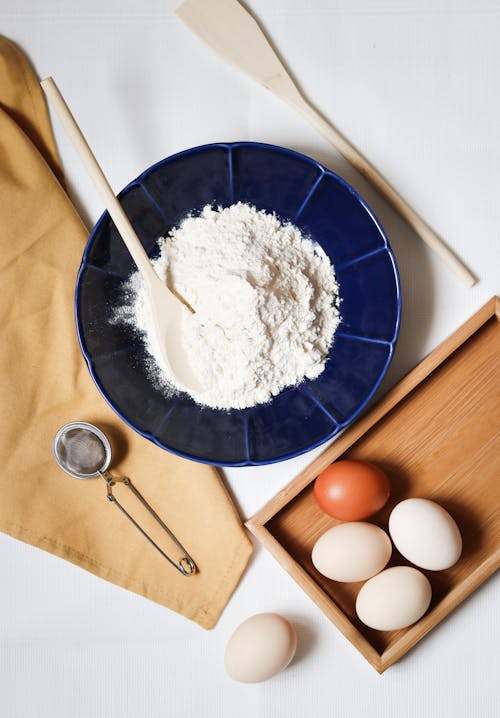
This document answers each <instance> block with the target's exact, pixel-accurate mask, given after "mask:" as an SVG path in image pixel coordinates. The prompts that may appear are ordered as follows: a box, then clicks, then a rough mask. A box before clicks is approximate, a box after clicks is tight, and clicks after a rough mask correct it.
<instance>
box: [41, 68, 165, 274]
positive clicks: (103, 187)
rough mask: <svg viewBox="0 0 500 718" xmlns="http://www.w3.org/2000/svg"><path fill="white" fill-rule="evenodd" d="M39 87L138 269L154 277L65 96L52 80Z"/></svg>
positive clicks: (138, 240)
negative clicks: (78, 156) (59, 121)
mask: <svg viewBox="0 0 500 718" xmlns="http://www.w3.org/2000/svg"><path fill="white" fill-rule="evenodd" d="M40 84H41V86H42V88H43V90H44V92H45V94H46V95H47V97H48V99H49V101H50V104H51V105H52V107H53V108H54V110H55V112H56V113H57V115H58V117H59V119H60V120H61V123H62V125H63V127H64V129H65V130H66V132H67V134H68V137H69V139H70V140H71V142H72V143H73V146H74V148H75V149H76V151H77V152H78V154H79V155H80V158H81V160H82V162H83V164H84V165H85V168H86V170H87V173H88V175H89V177H90V179H91V180H92V181H93V183H94V185H95V187H96V189H97V191H98V192H99V194H100V195H101V198H102V199H103V201H104V206H105V207H106V209H107V210H108V212H109V214H110V216H111V219H112V220H113V222H114V223H115V225H116V228H117V230H118V232H119V233H120V236H121V238H122V239H123V241H124V242H125V245H126V247H127V249H128V251H129V252H130V254H131V256H132V259H133V260H134V262H135V263H136V265H137V268H138V269H139V270H140V272H141V273H142V274H143V275H145V277H146V278H150V277H151V274H152V273H154V270H153V268H152V266H151V262H150V261H149V257H148V255H147V254H146V252H145V250H144V247H143V246H142V244H141V241H140V239H139V237H138V236H137V234H136V232H135V230H134V228H133V227H132V225H131V223H130V220H129V218H128V217H127V215H126V214H125V212H124V211H123V208H122V206H121V204H120V203H119V201H118V200H117V198H116V196H115V193H114V192H113V190H112V188H111V185H110V184H109V182H108V180H107V179H106V176H105V174H104V172H103V171H102V169H101V168H100V166H99V164H98V162H97V160H96V158H95V157H94V154H93V152H92V150H91V149H90V147H89V145H88V143H87V140H86V139H85V137H84V136H83V133H82V131H81V130H80V128H79V126H78V124H77V122H76V120H75V118H74V117H73V115H72V113H71V110H70V109H69V107H68V105H67V104H66V102H65V100H64V98H63V96H62V95H61V93H60V91H59V88H58V87H57V85H56V83H55V82H54V80H53V79H52V77H47V78H46V79H45V80H42V81H41V83H40Z"/></svg>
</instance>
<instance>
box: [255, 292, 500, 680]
mask: <svg viewBox="0 0 500 718" xmlns="http://www.w3.org/2000/svg"><path fill="white" fill-rule="evenodd" d="M499 356H500V300H499V299H498V298H495V297H493V298H492V299H491V300H490V301H489V302H488V303H487V304H486V305H485V306H484V307H482V308H481V309H480V310H479V311H478V312H477V313H476V314H474V315H473V316H472V317H471V318H470V319H469V320H468V321H467V322H465V324H463V325H462V326H461V327H460V328H459V329H457V331H456V332H454V334H452V335H451V336H450V337H448V339H446V340H445V341H444V342H443V343H442V344H440V345H439V346H438V347H437V348H436V349H435V350H434V351H433V352H431V354H429V356H428V357H426V358H425V359H424V360H423V361H422V362H421V363H420V364H419V365H418V366H417V367H415V369H413V371H411V372H410V373H409V374H408V375H407V376H406V377H404V379H402V380H401V381H400V382H399V384H397V385H396V386H395V387H394V388H393V389H392V390H391V391H390V392H389V393H388V394H386V396H385V397H384V398H383V399H382V400H381V401H380V402H379V403H378V404H376V405H375V406H374V407H373V408H372V409H371V410H370V411H368V413H367V414H365V415H364V417H362V418H361V419H360V420H359V421H357V422H355V423H354V424H353V425H352V426H351V427H350V428H349V429H348V430H347V431H346V432H345V433H344V434H343V435H342V436H341V437H340V438H339V439H337V441H335V442H334V443H333V444H332V445H331V446H329V447H328V448H327V449H326V450H325V451H324V452H323V453H322V454H321V455H320V456H319V457H318V458H316V459H315V460H314V461H313V462H312V463H311V464H310V465H309V466H308V467H307V468H306V469H305V470H304V471H302V473H301V474H299V476H297V478H295V479H294V480H293V481H291V482H290V483H289V484H288V485H287V486H285V487H284V488H283V489H282V490H281V491H280V492H279V493H278V494H276V496H275V497H274V498H272V499H271V500H270V501H269V502H268V503H267V504H266V505H265V506H263V507H262V508H261V509H260V510H259V511H258V512H257V513H256V514H255V515H254V516H253V517H252V518H250V519H249V520H248V521H247V523H246V525H247V527H248V528H249V529H250V531H251V532H252V533H253V534H254V535H255V536H256V537H257V538H258V539H259V540H260V541H261V542H262V543H263V544H264V546H265V547H266V548H267V549H268V550H269V551H270V552H271V553H272V554H273V556H274V557H275V558H276V559H277V561H278V562H279V563H280V564H281V565H282V566H283V568H284V569H285V570H286V571H288V573H289V574H290V575H291V576H292V578H293V579H295V581H296V582H297V583H298V584H299V586H301V588H302V589H303V590H304V591H305V592H306V593H307V594H308V595H309V596H310V598H311V599H312V600H313V601H314V602H315V603H316V604H317V605H318V606H319V608H320V609H321V610H322V611H323V613H324V614H325V615H326V616H327V617H328V618H329V619H330V620H331V621H332V622H333V623H334V624H335V625H336V626H337V628H338V629H339V630H340V631H341V632H342V633H343V634H344V636H346V638H348V640H349V641H351V643H352V644H353V645H354V646H355V647H356V648H357V649H358V650H359V651H360V652H361V653H362V654H363V656H364V657H365V658H366V659H367V660H368V661H369V662H370V663H371V664H372V666H373V667H374V668H375V669H376V670H377V671H378V672H379V673H382V672H383V671H385V670H386V668H388V667H389V666H391V665H392V664H393V663H395V661H397V660H399V658H401V656H402V655H403V654H405V653H406V652H407V651H409V650H410V648H412V647H413V646H414V645H415V644H416V643H417V641H419V640H420V639H421V638H423V636H425V635H426V633H428V632H429V631H431V630H432V629H433V628H434V627H435V626H436V625H437V624H438V623H439V622H440V621H442V620H443V618H445V616H447V615H448V614H449V613H450V612H451V611H453V609H454V608H456V606H458V605H459V603H461V602H462V601H463V600H464V599H465V598H466V597H467V596H468V595H469V594H471V593H472V592H473V591H474V590H475V589H476V588H478V586H480V585H481V583H483V581H485V580H486V579H487V578H488V577H489V576H491V575H492V574H493V573H494V572H495V571H496V570H497V569H498V568H499V566H500V511H499V509H498V506H499V504H500V482H499V481H498V474H499V471H500V434H499V432H498V426H499V423H500V401H499V383H498V373H499ZM338 459H356V460H360V461H371V462H373V463H374V464H376V465H377V466H380V468H382V469H384V470H385V472H386V473H387V474H388V476H389V479H390V482H391V495H390V497H389V501H388V502H387V504H386V506H385V507H384V508H383V509H382V510H381V511H379V512H378V513H377V514H375V515H374V516H372V517H370V518H369V519H368V521H370V522H372V523H375V524H377V525H378V526H380V527H381V528H383V529H384V530H387V524H388V518H389V514H390V512H391V510H392V509H393V508H394V506H395V505H396V504H397V503H398V502H399V501H401V500H403V499H406V498H410V497H412V496H414V497H421V498H427V499H431V500H433V501H436V502H437V503H439V504H441V505H442V506H443V507H444V508H445V509H447V510H448V511H449V512H450V514H451V515H452V516H453V518H454V519H455V520H456V522H457V524H458V527H459V529H460V532H461V534H462V539H463V551H462V556H461V557H460V559H459V560H458V561H457V563H456V564H455V565H454V566H452V567H451V568H449V569H447V570H445V571H424V573H425V574H426V575H427V577H428V579H429V581H430V583H431V585H432V591H433V597H432V602H431V606H430V609H429V611H428V612H427V613H426V614H425V615H424V617H423V618H421V619H420V620H419V621H417V623H415V624H414V625H413V626H409V627H408V628H404V629H402V630H400V631H376V630H373V629H371V628H368V627H367V626H365V625H364V624H362V623H361V621H360V620H359V618H358V617H357V615H356V610H355V603H356V596H357V594H358V592H359V590H360V588H361V585H362V584H361V582H359V583H339V582H337V581H331V580H329V579H328V578H325V577H324V576H322V575H321V574H320V573H319V572H318V571H317V570H316V569H315V568H314V566H313V564H312V561H311V551H312V547H313V546H314V544H315V542H316V540H317V539H318V538H319V536H320V535H321V534H322V533H323V532H324V531H326V530H327V529H329V528H331V527H332V526H334V525H336V524H337V523H339V522H338V521H336V520H335V519H333V518H331V517H330V516H328V515H327V514H325V513H324V512H323V511H322V510H321V509H320V508H319V506H318V504H317V503H316V501H315V499H314V495H313V484H314V480H315V479H316V477H317V476H318V474H319V473H321V471H323V470H324V469H326V467H327V466H329V465H330V464H331V463H332V462H333V461H337V460H338ZM401 564H404V565H410V563H409V562H408V561H406V560H405V559H404V558H403V557H402V556H400V555H399V554H398V553H397V552H396V551H394V553H393V557H392V558H391V561H390V563H389V566H393V565H401Z"/></svg>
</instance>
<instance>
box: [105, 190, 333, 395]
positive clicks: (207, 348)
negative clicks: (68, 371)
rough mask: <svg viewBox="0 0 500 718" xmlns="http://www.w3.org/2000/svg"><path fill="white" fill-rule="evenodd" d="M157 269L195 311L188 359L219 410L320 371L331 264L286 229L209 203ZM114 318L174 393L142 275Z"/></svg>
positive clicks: (169, 242)
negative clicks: (138, 340) (129, 328)
mask: <svg viewBox="0 0 500 718" xmlns="http://www.w3.org/2000/svg"><path fill="white" fill-rule="evenodd" d="M159 249H160V254H159V256H158V258H157V259H155V260H154V261H153V265H154V268H155V270H156V272H157V273H158V275H159V276H160V278H161V279H163V280H165V281H166V282H167V284H168V286H169V288H170V289H171V290H173V291H174V292H176V293H177V294H178V295H179V296H181V297H182V298H183V299H184V300H185V302H186V303H188V304H189V305H190V306H191V307H192V308H193V309H194V311H195V314H194V316H193V317H192V319H191V320H190V321H189V322H186V323H185V325H184V327H183V332H182V337H180V341H182V343H183V345H184V348H185V351H186V356H187V358H188V360H189V362H190V364H191V366H192V368H193V370H194V373H195V375H196V376H197V378H198V380H199V382H200V384H201V385H202V386H204V387H206V389H205V390H204V391H203V392H200V393H199V394H193V398H194V399H195V401H197V402H198V403H200V404H205V405H207V406H210V407H214V408H217V409H232V408H233V409H244V408H247V407H251V406H255V405H256V404H261V403H265V402H268V401H269V400H270V399H272V397H273V396H275V395H276V394H278V393H279V392H280V391H282V390H283V389H284V388H285V387H289V386H295V385H297V384H299V383H300V382H301V381H303V380H304V379H306V378H307V379H314V378H315V377H317V376H318V375H319V374H321V372H322V371H323V369H324V367H325V362H326V360H327V357H328V352H329V349H330V346H331V344H332V341H333V335H334V332H335V329H336V327H337V325H338V323H339V321H340V318H339V311H338V306H339V296H338V286H337V283H336V281H335V273H334V269H333V267H332V265H331V263H330V260H329V259H328V257H327V256H326V255H325V254H324V252H323V251H322V250H321V248H319V247H318V246H317V245H315V244H314V243H313V242H312V241H311V240H310V239H308V238H306V237H304V236H303V235H302V234H301V232H300V231H299V230H298V229H297V227H294V226H293V225H292V224H289V223H285V224H284V223H282V222H281V221H280V220H279V218H278V217H277V216H276V215H274V214H270V213H268V212H265V211H263V210H260V211H258V210H257V209H255V207H252V206H250V205H248V204H243V203H241V202H239V203H238V204H233V205H231V206H229V207H225V208H221V207H219V208H217V209H214V208H212V207H210V206H206V207H205V208H204V209H203V210H202V212H201V214H200V215H199V216H189V217H187V218H186V219H184V221H183V222H182V223H181V224H180V225H179V227H177V228H175V229H173V230H172V231H171V232H170V233H169V235H168V236H167V237H165V238H161V239H160V240H159ZM127 296H128V300H127V303H126V305H124V306H123V307H121V308H120V310H119V312H118V314H117V318H118V320H119V321H125V322H128V323H130V324H132V325H133V326H134V327H135V328H136V329H137V330H138V331H139V332H140V333H141V335H142V337H143V339H144V343H145V348H146V350H147V352H148V353H149V355H150V357H151V359H150V361H149V362H148V366H149V371H150V373H151V378H152V380H153V381H154V382H155V383H156V385H157V386H158V387H160V388H161V389H162V390H163V391H164V392H165V393H168V394H171V393H172V392H174V391H176V390H177V387H176V384H175V380H174V379H173V378H172V377H171V376H169V374H168V372H167V370H166V368H165V367H164V366H163V365H162V361H161V353H160V351H159V350H158V347H157V346H155V334H154V330H153V325H152V321H151V316H150V313H149V307H148V303H147V299H146V294H145V291H144V286H143V282H142V278H141V276H140V274H139V273H138V272H137V273H135V274H133V275H132V276H131V278H130V279H129V281H128V283H127Z"/></svg>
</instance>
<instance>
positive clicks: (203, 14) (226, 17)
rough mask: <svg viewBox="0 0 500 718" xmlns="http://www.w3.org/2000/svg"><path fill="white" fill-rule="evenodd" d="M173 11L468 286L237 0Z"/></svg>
mask: <svg viewBox="0 0 500 718" xmlns="http://www.w3.org/2000/svg"><path fill="white" fill-rule="evenodd" d="M176 14H177V15H178V17H179V18H180V19H181V20H182V21H183V22H184V23H185V24H186V25H187V26H188V27H189V29H190V30H192V31H193V32H194V33H195V34H196V35H198V37H200V38H201V39H202V40H203V41H204V42H206V43H207V44H208V45H209V46H210V47H211V48H212V49H213V50H215V51H216V52H218V53H219V54H220V55H222V56H223V57H224V58H225V59H226V60H229V62H231V63H232V64H234V65H236V67H239V69H240V70H242V71H243V72H244V73H246V74H247V75H250V77H252V78H253V79H254V80H256V81H257V82H258V83H260V84H261V85H263V86H264V87H265V88H266V89H268V90H270V91H271V92H273V93H274V94H275V95H277V96H278V97H280V98H281V99H282V100H284V101H285V102H287V103H288V104H289V105H290V106H291V107H293V108H294V109H295V110H297V111H298V112H300V114H302V115H303V116H304V117H305V118H306V119H307V120H309V122H311V124H312V125H314V127H316V129H317V130H318V131H319V132H320V133H321V134H322V135H323V137H325V139H326V140H328V142H330V144H332V145H333V146H334V147H335V148H336V149H337V150H338V151H339V152H340V153H341V154H342V155H343V156H344V157H345V158H346V160H348V162H350V163H351V164H352V165H353V166H354V167H355V168H356V169H357V170H358V172H360V173H361V174H362V175H363V176H364V177H365V178H366V179H367V180H368V181H369V182H371V184H372V185H373V186H374V187H375V188H376V189H377V190H378V191H379V192H380V193H381V194H382V195H383V196H384V197H385V198H386V199H387V200H388V201H389V202H390V203H391V204H392V206H393V207H394V208H395V209H396V210H397V211H398V212H399V213H400V214H401V216H402V217H404V218H405V219H406V221H407V222H408V224H409V225H410V226H411V227H413V229H414V230H415V232H416V233H417V234H418V235H419V236H420V237H421V238H422V239H423V241H424V242H425V243H426V244H427V245H429V247H431V249H433V250H434V252H436V254H437V255H439V256H440V257H441V259H442V260H443V261H444V262H445V263H446V264H447V265H448V266H449V267H450V269H452V270H453V271H454V272H455V274H456V275H457V276H458V277H459V278H460V279H461V280H462V281H463V282H464V283H465V284H466V285H467V286H470V287H471V286H473V285H474V284H475V283H476V281H477V280H476V277H475V276H474V275H473V274H472V272H471V271H470V270H469V269H468V268H467V267H466V266H465V264H464V263H463V262H462V261H461V260H460V259H459V258H458V257H457V256H456V254H455V253H454V252H453V251H452V250H451V249H450V248H449V247H448V246H447V245H446V244H445V243H444V241H443V240H442V239H441V237H439V235H437V234H436V232H434V230H433V229H432V228H431V227H430V226H429V225H428V224H427V223H426V222H425V221H424V220H423V219H422V217H420V215H419V214H417V212H415V210H414V209H412V207H410V205H409V204H408V203H407V202H406V201H405V200H404V199H403V198H402V197H401V195H400V194H399V193H398V192H396V190H395V189H394V187H392V185H391V184H390V183H389V182H388V181H387V180H386V179H385V177H383V176H382V175H381V174H380V172H379V171H378V170H377V169H376V168H375V167H374V166H373V165H372V164H371V163H370V162H369V161H368V160H367V159H366V158H365V157H363V155H362V154H361V152H359V150H357V149H356V147H354V145H352V144H351V143H350V142H349V140H347V139H346V138H345V137H344V136H343V135H342V134H341V133H340V132H339V131H338V130H337V129H336V128H335V127H334V126H333V125H332V124H331V123H330V122H328V121H327V120H326V119H325V118H324V117H322V115H321V114H320V113H319V112H318V111H317V110H316V109H315V108H314V107H313V105H311V103H310V102H308V101H307V100H306V99H305V97H304V96H303V95H302V94H301V92H300V91H299V89H298V88H297V86H296V85H295V83H294V82H293V80H292V78H291V77H290V75H289V74H288V72H287V70H286V69H285V67H284V66H283V64H282V63H281V62H280V60H279V59H278V57H277V55H276V53H275V52H274V50H273V49H272V47H271V45H270V44H269V41H268V40H267V38H266V36H265V35H264V33H263V32H262V30H261V29H260V27H259V25H258V24H257V22H256V21H255V20H254V18H253V17H252V16H251V15H250V13H248V12H247V11H246V10H245V9H244V8H243V7H242V6H241V5H240V3H239V2H237V0H185V2H183V3H182V5H180V6H179V7H178V8H177V10H176Z"/></svg>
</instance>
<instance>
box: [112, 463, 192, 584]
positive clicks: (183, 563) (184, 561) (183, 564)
mask: <svg viewBox="0 0 500 718" xmlns="http://www.w3.org/2000/svg"><path fill="white" fill-rule="evenodd" d="M98 473H99V476H100V477H101V478H102V479H104V481H105V482H106V487H107V492H108V500H109V501H111V502H112V503H113V504H115V505H116V506H117V507H118V508H119V509H120V511H121V512H122V513H123V514H124V515H125V516H126V517H127V518H128V520H129V521H130V522H131V523H133V524H134V526H135V527H136V529H138V530H139V531H140V532H141V534H142V535H143V536H144V538H145V539H147V540H148V541H149V543H150V544H151V545H152V546H154V547H155V549H156V550H157V551H158V552H159V553H160V554H161V555H162V556H163V558H165V559H166V560H167V561H168V562H169V563H170V564H171V565H172V566H173V567H174V568H176V569H177V570H178V571H180V573H182V575H183V576H191V575H192V574H193V573H195V572H196V565H195V563H194V561H193V559H192V558H191V556H190V555H189V554H188V552H187V551H186V549H185V548H184V547H183V546H182V544H181V543H180V542H179V541H178V539H176V537H175V536H174V534H173V533H172V532H171V531H170V529H169V528H168V526H167V525H166V524H165V522H164V521H162V519H161V518H160V517H159V516H158V514H157V513H156V511H155V510H154V509H153V507H152V506H150V505H149V504H148V502H147V501H146V499H145V498H144V496H143V495H142V494H141V493H140V491H138V490H137V489H136V488H135V486H134V485H133V483H132V481H131V480H130V479H129V478H128V477H126V476H125V477H123V478H122V479H114V478H113V477H112V476H111V475H110V474H108V473H107V471H99V472H98ZM118 481H119V482H120V483H122V484H125V486H128V488H129V489H130V491H131V492H132V493H133V494H134V496H135V497H136V498H137V499H138V500H139V501H140V502H141V504H142V505H143V506H144V508H145V509H146V510H147V511H148V512H149V513H150V514H151V516H152V517H153V518H154V519H155V521H156V522H157V523H158V524H159V525H160V526H161V527H162V529H163V530H164V531H165V533H166V534H167V536H168V537H169V538H170V539H171V540H172V541H173V543H174V544H175V545H176V546H177V548H178V549H179V550H180V551H181V553H182V554H183V555H182V556H181V558H180V559H179V561H178V562H177V563H176V562H175V561H173V560H172V559H171V558H170V556H168V555H167V554H166V553H165V551H163V549H161V548H160V546H158V544H157V543H156V541H154V539H152V538H151V536H150V535H149V534H148V533H146V531H145V530H144V529H143V528H142V526H140V524H138V523H137V521H136V520H135V519H134V517H133V516H131V515H130V514H129V512H128V511H127V509H126V508H125V507H124V506H122V504H121V503H120V502H119V501H118V499H117V498H116V496H115V495H114V494H113V488H112V487H113V486H114V485H115V484H116V483H117V482H118Z"/></svg>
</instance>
